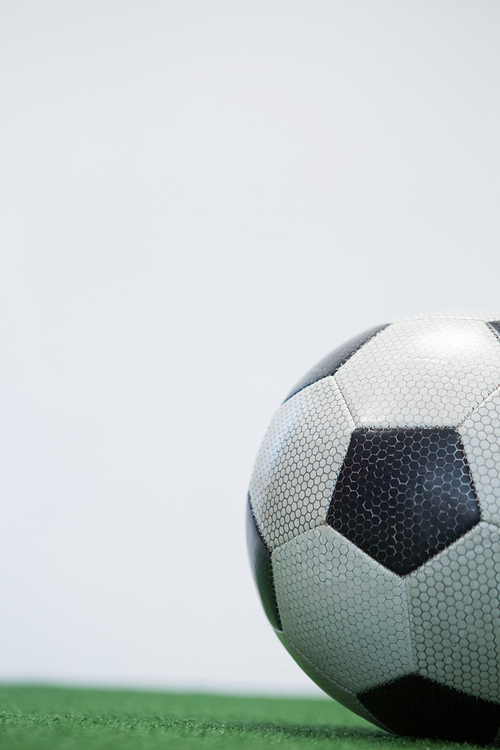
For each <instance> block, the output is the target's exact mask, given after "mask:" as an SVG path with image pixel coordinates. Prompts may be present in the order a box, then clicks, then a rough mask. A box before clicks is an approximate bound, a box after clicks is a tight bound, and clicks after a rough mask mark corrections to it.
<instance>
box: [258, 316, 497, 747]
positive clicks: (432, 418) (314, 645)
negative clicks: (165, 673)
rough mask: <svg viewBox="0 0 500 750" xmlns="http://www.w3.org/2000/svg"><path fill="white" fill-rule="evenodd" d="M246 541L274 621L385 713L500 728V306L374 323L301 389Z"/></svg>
mask: <svg viewBox="0 0 500 750" xmlns="http://www.w3.org/2000/svg"><path fill="white" fill-rule="evenodd" d="M247 538H248V549H249V554H250V560H251V564H252V569H253V573H254V577H255V580H256V583H257V587H258V589H259V592H260V596H261V599H262V603H263V606H264V609H265V612H266V614H267V616H268V618H269V620H270V622H271V625H272V626H273V628H274V629H275V631H276V633H277V635H278V638H279V639H280V640H281V641H282V643H283V644H284V646H285V647H286V649H287V650H288V651H289V652H290V654H291V655H292V656H293V658H294V659H295V660H296V661H297V662H298V664H299V665H300V666H301V667H302V668H303V669H304V671H305V672H306V673H307V674H308V675H309V676H310V677H311V678H312V679H313V680H314V681H315V682H316V683H317V684H318V685H319V686H320V687H321V688H322V689H323V690H324V691H325V692H326V693H328V694H329V695H330V696H332V697H333V698H335V699H336V700H338V701H340V703H342V704H344V705H345V706H347V707H348V708H350V709H352V710H353V711H354V712H356V713H357V714H359V715H360V716H363V717H364V718H366V719H368V720H369V721H371V722H373V723H374V724H376V725H377V726H379V727H381V728H383V729H386V730H388V731H390V732H394V733H397V734H405V735H411V736H416V737H426V738H431V739H444V740H453V741H466V742H473V743H476V744H481V745H487V744H500V313H490V312H487V313H484V312H475V311H472V312H471V311H457V312H449V313H442V312H441V313H433V314H429V315H419V316H415V317H412V318H407V319H404V320H400V321H396V322H395V323H391V324H389V325H384V326H379V327H377V328H373V329H371V330H369V331H366V332H365V333H363V334H361V335H360V336H357V337H356V338H354V339H352V340H351V341H349V342H347V344H345V345H344V346H342V347H340V348H338V349H336V350H335V351H334V352H332V353H331V354H330V355H328V356H327V357H325V359H324V360H322V361H321V362H320V363H319V364H318V365H317V366H316V367H314V368H313V369H312V370H311V371H310V372H309V373H307V375H306V376H305V377H304V378H303V379H302V380H301V381H300V382H299V383H298V384H297V385H296V386H295V388H293V389H292V391H291V393H289V395H288V396H287V397H286V398H285V400H284V402H283V403H282V405H281V406H280V408H279V409H278V411H277V412H276V414H275V416H274V418H273V420H272V422H271V424H270V426H269V429H268V430H267V433H266V435H265V437H264V440H263V442H262V446H261V448H260V451H259V454H258V456H257V460H256V463H255V468H254V471H253V475H252V478H251V482H250V489H249V497H248V507H247Z"/></svg>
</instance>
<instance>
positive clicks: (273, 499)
mask: <svg viewBox="0 0 500 750" xmlns="http://www.w3.org/2000/svg"><path fill="white" fill-rule="evenodd" d="M353 429H354V423H353V421H352V417H351V415H350V414H349V410H348V408H347V406H346V404H345V401H344V399H343V397H342V394H341V393H340V391H339V389H338V386H337V384H336V383H335V381H334V379H333V378H324V379H323V380H320V381H318V382H317V383H314V384H313V385H311V386H309V387H308V388H305V389H303V390H302V391H300V393H297V394H296V395H295V396H293V397H292V398H290V399H289V400H288V401H286V402H285V403H284V404H283V405H282V407H281V408H280V409H279V410H278V412H277V413H276V415H275V417H274V419H273V421H272V422H271V424H270V426H269V429H268V430H267V433H266V435H265V437H264V440H263V442H262V446H261V448H260V451H259V454H258V456H257V460H256V462H255V468H254V471H253V475H252V479H251V481H250V490H249V493H250V498H251V505H252V510H253V513H254V516H255V520H256V522H257V525H258V527H259V530H260V532H261V534H262V536H263V538H264V541H265V543H266V544H267V546H268V547H269V549H271V550H272V549H275V548H276V547H278V546H279V545H280V544H283V543H284V542H287V541H288V540H289V539H293V537H295V536H297V535H298V534H302V532H304V531H307V530H308V529H312V528H314V526H317V525H318V524H320V523H323V522H324V520H325V517H326V512H327V510H328V506H329V503H330V498H331V495H332V490H333V486H334V484H335V479H336V478H337V474H338V472H339V469H340V466H341V464H342V461H343V460H344V455H345V452H346V450H347V446H348V445H349V440H350V437H351V433H352V431H353Z"/></svg>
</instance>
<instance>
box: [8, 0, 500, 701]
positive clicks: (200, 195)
mask: <svg viewBox="0 0 500 750" xmlns="http://www.w3.org/2000/svg"><path fill="white" fill-rule="evenodd" d="M0 75H1V82H0V102H1V117H0V156H1V163H0V185H1V188H0V189H1V203H0V205H1V222H0V343H1V350H0V351H1V358H0V362H1V367H0V377H1V389H0V491H1V506H2V511H1V523H0V533H1V542H0V603H1V616H0V680H4V681H5V680H21V681H22V680H28V681H43V682H56V683H57V682H59V683H72V684H83V683H87V684H95V685H119V684H122V685H130V686H134V685H138V686H141V685H142V686H157V687H167V688H168V687H171V688H174V689H181V688H186V689H187V688H197V689H202V688H203V689H213V690H237V691H247V692H249V691H272V690H278V691H280V692H285V693H286V692H293V691H295V692H307V691H310V692H314V691H315V690H316V688H314V686H312V683H310V682H309V680H308V679H307V678H306V677H305V676H303V675H302V673H301V672H300V670H299V668H298V667H296V666H295V664H294V663H293V662H292V660H291V659H290V657H289V656H288V654H286V652H285V651H284V650H283V648H282V646H281V645H280V644H279V642H278V641H277V639H276V638H275V637H274V635H273V633H272V631H271V628H270V627H269V625H268V624H267V621H266V620H265V617H264V615H263V613H262V611H261V608H260V604H259V602H258V599H257V594H256V592H255V590H254V586H253V582H252V580H251V576H250V572H249V567H248V563H247V558H246V548H245V537H244V507H245V496H246V490H247V485H248V480H249V477H250V473H251V469H252V464H253V460H254V457H255V454H256V452H257V449H258V446H259V443H260V440H261V438H262V436H263V434H264V431H265V429H266V427H267V424H268V422H269V421H270V419H271V416H272V414H273V412H274V410H275V409H276V408H277V407H278V405H279V403H280V401H281V400H282V399H283V398H284V397H285V395H286V394H287V392H288V390H289V389H290V388H291V386H292V385H293V384H294V382H295V381H296V380H298V379H299V377H300V376H301V375H302V374H303V373H304V372H305V371H306V370H308V369H309V368H310V367H311V366H312V365H313V364H314V363H315V362H316V361H317V360H318V359H320V358H321V357H323V356H324V355H325V354H326V353H327V352H328V351H329V350H331V349H333V348H334V347H336V346H337V345H339V344H340V343H342V342H343V341H344V340H345V339H347V338H349V337H351V336H353V335H355V334H357V333H359V332H360V331H362V330H364V329H366V328H369V327H372V326H374V325H378V324H382V323H385V322H388V321H391V320H393V319H394V318H397V317H401V316H404V315H408V314H413V313H415V312H419V311H425V310H431V309H441V308H443V309H446V308H456V307H472V308H474V307H478V308H487V309H495V308H497V309H499V308H500V298H499V290H500V275H499V271H500V260H499V258H500V256H499V247H500V242H499V241H500V220H499V218H500V216H499V199H500V170H499V167H500V5H499V4H498V2H497V0H481V1H480V2H477V0H474V1H472V0H471V1H470V2H463V1H461V0H438V1H437V2H436V0H412V1H411V2H409V1H405V0H403V1H402V0H394V1H387V0H377V1H376V2H372V0H364V2H360V1H359V0H341V1H339V0H301V2H297V1H295V0H286V1H285V0H283V1H282V0H265V1H262V2H259V1H257V0H242V1H239V0H227V1H226V2H221V1H220V0H170V1H169V0H163V1H162V2H160V1H159V0H120V1H118V0H116V1H112V0H95V1H92V0H74V1H71V2H70V1H69V0H67V1H66V2H54V1H53V0H46V1H45V2H36V1H35V0H33V1H32V2H29V1H23V0H2V2H1V4H0Z"/></svg>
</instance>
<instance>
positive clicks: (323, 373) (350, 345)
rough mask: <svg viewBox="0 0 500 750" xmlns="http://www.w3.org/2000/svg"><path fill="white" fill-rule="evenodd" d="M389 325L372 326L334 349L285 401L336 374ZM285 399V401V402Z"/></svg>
mask: <svg viewBox="0 0 500 750" xmlns="http://www.w3.org/2000/svg"><path fill="white" fill-rule="evenodd" d="M388 325H389V323H386V324H385V325H383V326H377V327H376V328H370V329H369V330H368V331H364V332H363V333H360V334H359V336H355V337H354V338H353V339H349V341H346V343H345V344H342V346H339V347H338V349H334V351H333V352H331V353H330V354H328V355H327V356H326V357H325V358H324V359H322V360H321V362H318V364H317V365H316V366H315V367H313V368H312V370H309V372H308V373H307V374H306V375H304V377H303V378H301V380H299V382H298V383H296V385H295V386H294V387H293V388H292V390H291V391H290V393H289V394H288V396H287V397H286V399H285V401H288V399H289V398H292V396H295V394H296V393H298V392H299V391H301V390H302V389H303V388H306V387H307V386H308V385H312V384H313V383H315V382H316V381H317V380H322V379H323V378H327V377H328V376H329V375H335V373H336V372H337V370H339V369H340V368H341V367H342V365H344V364H345V363H346V362H347V360H348V359H349V358H350V357H352V355H353V354H355V353H356V352H357V351H358V350H359V349H361V347H362V346H363V344H366V343H367V342H368V341H370V339H372V338H373V337H374V336H375V335H376V334H377V333H379V332H380V331H383V330H384V328H387V326H388ZM285 401H284V402H283V403H285Z"/></svg>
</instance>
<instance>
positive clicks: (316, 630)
mask: <svg viewBox="0 0 500 750" xmlns="http://www.w3.org/2000/svg"><path fill="white" fill-rule="evenodd" d="M272 564H273V571H274V585H275V589H276V598H277V601H278V609H279V612H280V615H281V622H282V626H283V634H284V636H285V638H286V639H287V641H288V642H289V643H290V644H291V645H292V647H294V648H296V649H297V651H299V652H300V653H301V654H302V655H303V656H304V657H305V658H306V659H309V660H310V661H311V662H312V663H315V664H318V663H320V664H321V670H322V672H323V674H324V675H325V676H326V677H327V678H328V679H329V680H331V681H332V682H333V683H335V684H337V685H340V686H341V687H342V688H344V689H346V690H349V691H351V692H353V693H357V692H360V691H363V690H367V689H368V688H370V687H373V686H374V685H377V684H380V683H382V682H386V681H387V680H391V679H394V678H396V677H400V676H402V675H405V674H410V673H411V672H412V671H413V669H414V664H413V656H412V648H411V642H410V627H409V619H408V604H407V600H406V588H405V584H404V581H403V579H402V578H400V577H399V576H397V575H396V574H394V573H392V572H391V571H389V570H387V568H384V567H383V566H382V565H379V564H378V563H377V562H376V561H375V560H373V558H371V557H369V556H368V555H366V554H365V553H364V552H362V551H361V550H360V549H359V548H358V547H356V546H355V545H354V544H352V543H351V542H349V541H348V540H347V539H345V538H344V537H342V536H341V535H340V534H339V533H338V532H336V531H334V529H332V528H331V527H330V526H319V527H318V528H316V529H312V530H311V531H308V532H306V533H304V534H301V535H300V536H298V537H296V538H295V539H292V540H290V541H289V542H287V543H286V544H283V545H282V546H281V547H279V548H278V549H276V550H275V551H274V552H273V554H272Z"/></svg>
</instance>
